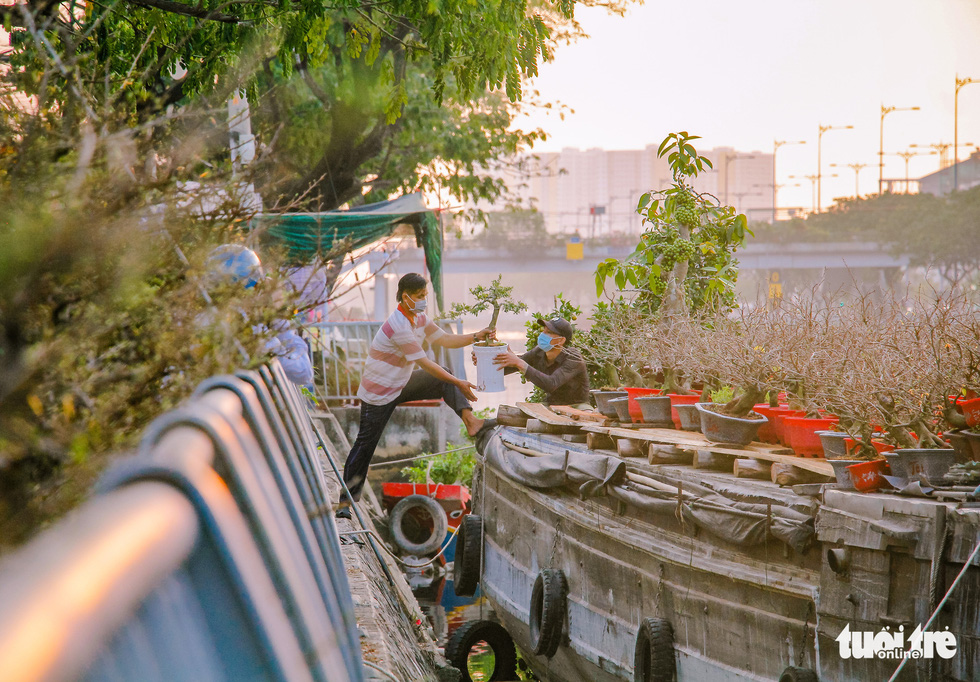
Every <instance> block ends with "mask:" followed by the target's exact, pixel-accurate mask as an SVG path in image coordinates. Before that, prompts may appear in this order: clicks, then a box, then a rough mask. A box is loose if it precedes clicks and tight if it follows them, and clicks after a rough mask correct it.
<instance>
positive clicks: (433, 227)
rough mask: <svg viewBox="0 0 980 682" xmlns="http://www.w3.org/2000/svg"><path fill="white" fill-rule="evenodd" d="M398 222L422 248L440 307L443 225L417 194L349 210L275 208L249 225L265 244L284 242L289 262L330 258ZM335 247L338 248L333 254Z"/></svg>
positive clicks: (371, 239) (380, 234) (388, 231)
mask: <svg viewBox="0 0 980 682" xmlns="http://www.w3.org/2000/svg"><path fill="white" fill-rule="evenodd" d="M399 225H411V226H412V227H413V228H414V229H415V242H416V243H417V244H418V245H419V246H420V247H422V249H423V251H424V252H425V265H426V267H427V268H428V269H429V277H430V278H431V279H432V289H433V291H434V292H435V295H436V305H437V306H438V308H439V310H440V311H441V310H442V309H443V307H442V303H443V300H442V228H441V226H440V224H439V219H438V218H437V217H436V214H435V213H433V212H432V211H430V210H429V209H428V208H426V206H425V202H423V201H422V195H421V194H408V195H406V196H403V197H399V198H397V199H394V200H393V201H384V202H380V203H377V204H368V205H367V206H359V207H357V208H352V209H350V210H348V211H324V212H322V213H280V214H274V215H273V214H262V215H259V216H256V217H255V218H254V219H253V221H252V224H251V228H252V229H259V230H261V231H262V235H261V239H262V241H263V242H264V243H268V244H272V245H276V246H281V247H285V249H286V258H287V260H288V261H289V262H290V264H294V265H301V264H306V263H309V262H310V261H311V260H312V259H313V257H314V256H317V255H319V256H320V257H321V258H322V259H324V260H330V259H333V258H336V257H337V256H340V255H342V253H347V252H350V251H353V250H355V249H359V248H361V247H363V246H367V245H368V244H371V243H373V242H376V241H378V240H379V239H383V238H385V237H387V236H389V235H390V234H392V233H393V232H394V231H395V229H396V228H397V227H398V226H399ZM338 249H340V250H342V253H338Z"/></svg>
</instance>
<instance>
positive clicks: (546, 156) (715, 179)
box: [484, 145, 773, 237]
mask: <svg viewBox="0 0 980 682" xmlns="http://www.w3.org/2000/svg"><path fill="white" fill-rule="evenodd" d="M702 155H703V156H705V157H707V158H708V159H710V160H711V162H712V165H713V168H712V169H706V170H705V172H704V173H702V174H701V175H700V176H699V177H698V178H697V179H696V180H695V181H694V183H693V185H694V188H695V189H696V190H697V191H698V192H707V193H709V194H712V195H714V196H715V197H717V199H718V200H719V201H720V202H721V203H722V204H725V205H731V206H734V207H735V208H736V210H737V211H738V212H740V213H746V214H747V215H748V217H749V219H750V220H767V219H768V218H769V216H770V215H771V211H772V182H773V180H772V153H771V152H770V153H764V152H747V153H746V152H738V151H735V150H734V149H732V148H730V147H718V148H716V149H712V150H709V151H707V152H703V153H702ZM518 166H519V167H520V170H519V171H513V170H512V171H508V173H506V174H505V175H504V176H503V177H504V178H505V180H506V181H507V184H508V186H509V187H510V189H511V191H512V192H514V193H515V194H516V195H517V196H519V197H520V199H521V200H522V203H525V204H530V205H532V206H534V207H535V208H536V209H537V210H538V211H539V212H540V213H541V214H542V215H543V216H544V221H545V226H546V228H547V229H548V231H549V232H555V233H567V234H571V233H574V232H578V233H579V234H581V235H582V236H583V237H587V236H599V235H603V234H612V233H627V234H630V233H632V234H638V233H639V231H640V229H641V228H640V216H639V215H637V213H636V206H637V203H638V201H639V199H640V197H641V196H642V195H643V193H644V192H647V191H650V190H653V189H666V188H667V187H669V186H670V183H671V181H672V178H671V173H670V167H669V166H668V165H667V160H666V159H665V158H664V159H661V158H658V157H657V146H656V145H649V146H647V147H646V148H644V149H636V150H632V149H630V150H604V149H586V150H584V151H583V150H580V149H575V148H566V149H563V150H561V151H560V152H546V153H539V154H534V155H530V156H528V157H527V158H525V159H523V161H522V163H520V164H518ZM484 208H489V207H484ZM489 210H493V209H492V208H489Z"/></svg>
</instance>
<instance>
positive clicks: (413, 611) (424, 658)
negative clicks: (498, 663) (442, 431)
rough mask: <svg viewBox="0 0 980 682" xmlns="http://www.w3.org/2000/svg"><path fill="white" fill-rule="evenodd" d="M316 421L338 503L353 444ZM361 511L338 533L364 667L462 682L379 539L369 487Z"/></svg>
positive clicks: (327, 422) (377, 512)
mask: <svg viewBox="0 0 980 682" xmlns="http://www.w3.org/2000/svg"><path fill="white" fill-rule="evenodd" d="M317 421H318V422H319V423H320V425H321V433H322V434H323V436H324V442H325V443H326V445H327V450H328V452H327V453H326V457H328V458H330V460H332V464H331V461H324V463H323V466H324V473H325V477H326V481H327V486H328V488H329V490H330V495H331V499H332V500H337V499H339V497H340V482H339V481H338V479H337V476H336V474H335V473H334V472H335V470H338V471H339V470H340V468H341V466H342V465H343V460H344V459H345V457H346V454H347V452H348V450H349V448H350V444H349V441H348V440H347V437H346V434H344V432H343V429H342V428H341V426H340V424H339V423H338V422H337V421H336V419H334V418H332V417H331V416H330V415H329V414H321V415H317ZM359 511H360V520H359V519H358V518H357V517H354V518H352V519H351V520H346V519H337V529H338V531H339V533H340V536H341V545H342V547H341V548H342V550H343V558H344V564H345V567H346V569H347V579H348V581H349V583H350V589H351V593H352V596H353V601H354V612H355V617H356V619H357V627H358V630H359V634H360V639H361V654H362V656H363V658H364V661H365V662H366V663H368V664H369V666H368V667H369V668H370V670H371V672H372V673H373V674H374V675H375V679H379V680H382V679H395V680H398V681H399V682H409V681H415V680H423V681H425V682H429V681H433V682H435V681H438V682H451V681H456V680H459V679H460V673H459V671H457V670H456V669H455V668H452V667H449V666H448V665H447V663H446V661H445V658H444V657H443V655H442V653H441V651H440V650H439V648H438V647H437V645H436V642H435V638H434V636H433V633H432V630H431V628H430V626H429V624H428V621H427V620H426V619H425V617H424V616H423V615H422V610H421V608H420V607H419V604H418V602H417V601H416V599H415V597H414V596H413V595H412V591H411V588H410V587H409V585H408V582H407V581H406V580H405V577H404V575H403V574H402V572H401V569H400V568H399V567H398V564H397V562H396V561H395V560H394V558H393V557H392V556H391V555H390V554H388V552H387V551H385V549H384V548H383V547H382V546H381V544H382V543H381V541H380V540H379V539H377V534H376V531H375V528H374V524H373V522H372V520H371V516H372V515H374V516H375V517H380V516H381V513H382V512H381V507H380V505H379V504H378V501H377V498H376V497H375V496H374V494H373V492H372V491H371V489H370V486H366V487H365V492H364V494H363V496H362V500H361V502H360V504H359ZM362 520H363V525H362ZM365 531H367V532H365ZM372 666H373V667H372ZM379 669H380V670H379Z"/></svg>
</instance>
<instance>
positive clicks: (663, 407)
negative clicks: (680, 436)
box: [636, 395, 674, 429]
mask: <svg viewBox="0 0 980 682" xmlns="http://www.w3.org/2000/svg"><path fill="white" fill-rule="evenodd" d="M636 404H637V405H639V406H640V412H642V413H643V422H644V423H645V424H656V425H658V426H661V425H662V426H663V428H670V429H672V428H674V422H673V420H672V419H671V418H670V398H668V397H667V396H659V395H642V396H640V397H639V398H637V399H636ZM667 424H670V426H667Z"/></svg>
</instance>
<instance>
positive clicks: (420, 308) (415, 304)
mask: <svg viewBox="0 0 980 682" xmlns="http://www.w3.org/2000/svg"><path fill="white" fill-rule="evenodd" d="M408 299H409V300H410V301H411V300H412V297H411V296H409V297H408ZM427 303H428V300H427V299H424V298H420V299H419V300H417V301H412V307H411V308H410V309H409V310H411V311H412V312H413V313H415V314H416V315H417V314H418V313H424V312H425V306H426V305H427Z"/></svg>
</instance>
